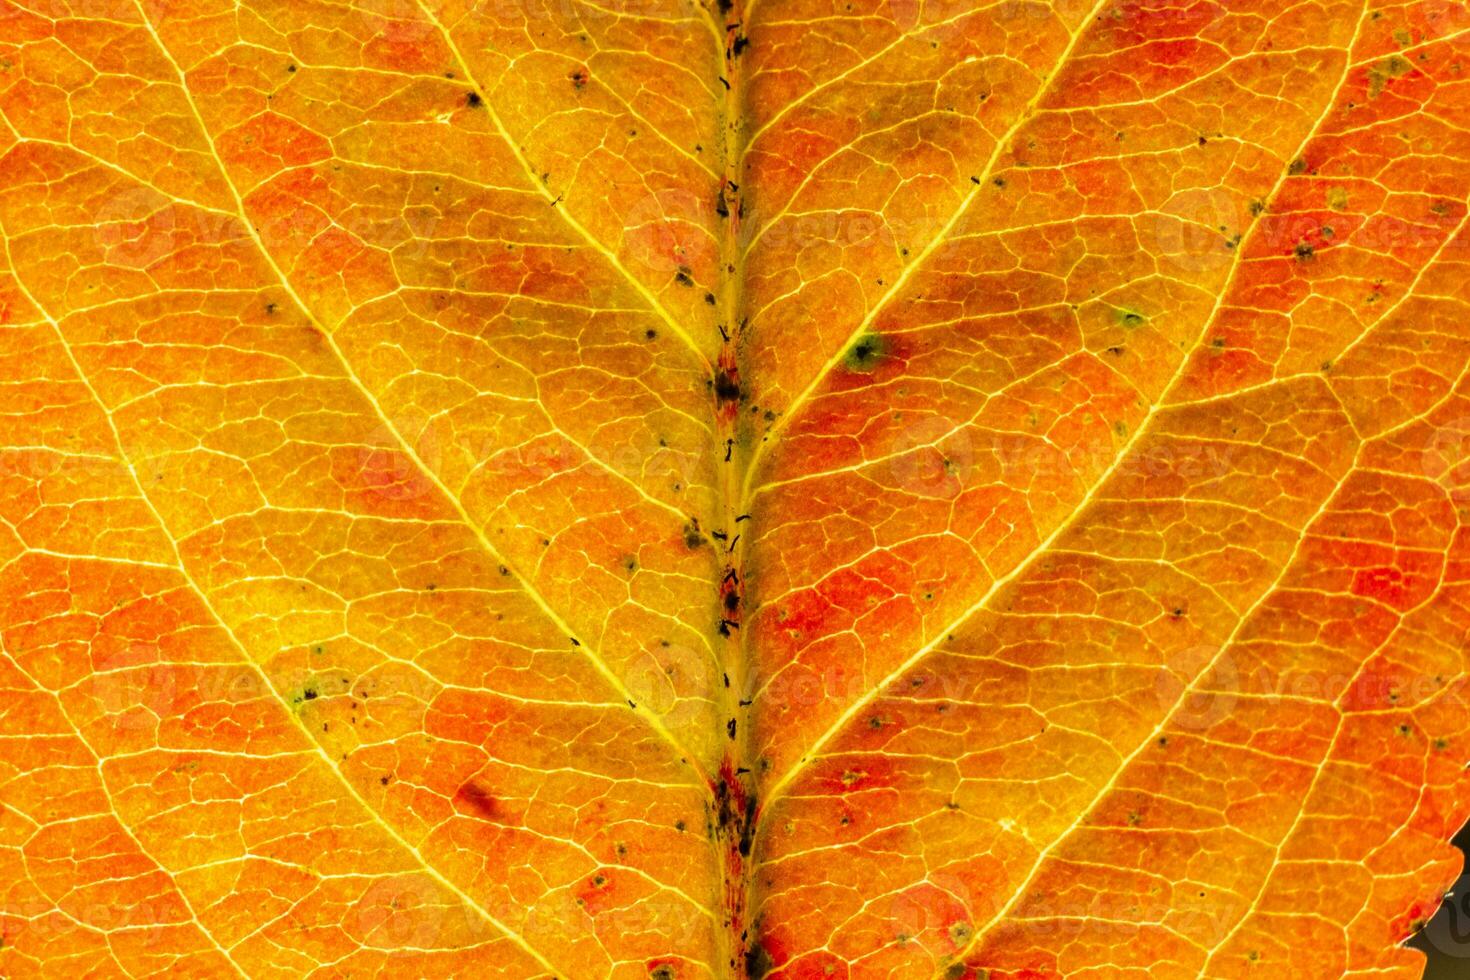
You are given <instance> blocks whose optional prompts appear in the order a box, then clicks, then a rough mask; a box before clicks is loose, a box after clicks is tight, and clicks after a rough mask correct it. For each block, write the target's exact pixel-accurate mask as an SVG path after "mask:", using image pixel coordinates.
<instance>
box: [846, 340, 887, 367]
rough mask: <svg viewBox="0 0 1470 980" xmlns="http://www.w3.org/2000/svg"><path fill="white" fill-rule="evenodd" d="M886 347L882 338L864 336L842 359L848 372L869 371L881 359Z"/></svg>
mask: <svg viewBox="0 0 1470 980" xmlns="http://www.w3.org/2000/svg"><path fill="white" fill-rule="evenodd" d="M885 347H886V345H885V344H884V342H883V337H882V336H881V335H879V334H876V333H869V334H864V335H863V336H861V337H859V338H858V341H857V343H855V344H853V345H852V346H851V347H849V348H848V349H847V354H846V355H845V356H844V357H843V361H844V363H846V365H847V369H848V370H849V371H863V372H867V371H871V370H873V369H874V368H875V367H877V365H878V362H879V361H880V360H882V359H883V354H884V351H885Z"/></svg>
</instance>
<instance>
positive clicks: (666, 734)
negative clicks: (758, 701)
mask: <svg viewBox="0 0 1470 980" xmlns="http://www.w3.org/2000/svg"><path fill="white" fill-rule="evenodd" d="M133 3H134V4H135V5H138V3H139V0H133ZM138 13H139V15H140V16H141V17H143V23H144V26H145V27H146V28H147V30H148V33H149V34H150V35H152V37H153V41H154V43H155V44H157V45H158V48H159V50H160V51H161V52H162V53H163V56H164V57H165V58H166V59H167V60H168V62H169V64H171V65H172V66H173V68H174V71H175V72H176V73H177V74H178V78H179V88H180V90H181V91H182V93H183V96H184V101H185V102H187V103H188V105H189V109H190V111H191V112H192V113H193V114H194V120H195V122H196V123H197V124H198V126H199V132H200V135H201V137H202V138H203V140H204V142H205V144H206V145H207V146H208V147H209V152H210V153H211V154H212V155H213V156H214V161H215V165H216V166H217V167H218V168H219V172H220V176H221V178H223V180H224V182H225V186H226V187H228V188H229V190H230V194H231V195H232V196H233V197H234V199H235V204H236V207H237V209H238V211H239V217H240V222H241V224H243V225H244V226H245V229H246V231H247V232H248V233H249V234H250V237H251V239H252V240H254V242H255V247H256V249H257V250H258V251H259V252H260V255H261V258H263V259H264V260H265V262H266V264H267V265H269V266H270V267H271V270H272V271H273V272H274V273H275V276H276V278H277V279H278V280H279V281H280V283H281V288H283V289H284V290H285V291H286V293H287V295H289V296H290V297H291V300H292V302H293V303H295V305H296V306H297V308H298V309H300V310H301V312H302V314H303V315H304V316H306V317H307V319H309V320H310V321H311V323H312V325H313V326H315V327H316V328H317V329H318V331H320V333H321V335H322V337H323V338H324V339H325V341H326V343H327V345H328V346H329V347H331V349H332V353H333V354H335V355H336V357H337V360H338V361H339V362H340V363H341V364H342V368H343V370H344V371H346V377H347V380H348V381H349V382H350V383H351V384H352V386H353V387H354V388H356V389H357V391H358V393H359V394H360V395H361V396H362V397H363V399H364V400H366V402H367V403H368V404H369V405H370V406H372V409H373V412H374V414H376V415H377V417H378V420H379V421H380V422H381V423H382V424H383V427H384V429H385V430H386V431H388V432H391V433H392V434H393V437H394V439H395V440H396V441H397V442H398V445H399V447H400V449H401V450H402V452H403V453H404V455H405V456H407V457H408V458H409V459H410V460H411V461H412V462H413V464H414V466H415V467H417V468H418V470H419V471H420V472H422V473H423V474H424V476H425V477H426V478H428V479H429V481H430V482H432V483H433V484H434V486H435V487H436V488H437V489H438V490H439V492H440V493H441V494H442V495H443V496H444V499H445V500H446V501H447V502H448V503H449V505H450V506H451V507H453V508H454V510H455V512H456V513H457V514H458V515H459V519H460V520H461V521H462V522H463V523H464V525H465V526H466V527H468V528H469V529H470V531H471V532H472V533H473V534H474V535H475V537H476V538H477V539H478V540H479V542H480V545H481V547H483V548H484V549H485V552H486V553H487V554H489V555H490V557H491V558H493V559H494V560H495V561H496V562H497V563H498V564H503V565H506V566H507V567H509V568H511V569H512V570H514V569H515V566H514V565H513V564H512V563H511V562H510V561H509V560H508V559H506V558H505V557H504V556H502V555H501V554H500V553H499V552H498V551H497V550H496V549H495V546H494V545H492V544H491V543H490V539H489V538H488V537H486V535H485V529H484V528H483V527H482V526H481V525H480V524H479V523H478V522H477V521H475V520H474V518H472V517H471V516H470V514H469V512H468V511H467V510H465V506H464V502H463V501H462V500H461V499H460V498H459V496H457V495H456V494H454V493H453V492H451V491H450V489H449V487H448V486H446V485H445V483H444V481H443V480H442V479H441V478H440V476H439V474H438V473H437V472H436V471H434V470H433V469H431V468H430V467H429V466H428V465H427V464H426V463H425V462H424V460H423V458H422V457H420V456H419V454H418V451H417V450H416V449H414V448H413V446H411V445H409V443H408V440H407V439H405V438H404V437H403V434H402V433H401V432H399V431H398V427H397V426H395V425H394V424H393V422H392V421H391V420H390V419H389V418H388V415H387V413H386V412H385V411H384V410H383V406H382V405H381V404H380V403H379V402H378V399H377V398H376V397H375V396H374V395H373V393H372V392H371V391H369V390H368V388H367V386H366V385H365V384H363V382H362V379H361V378H359V377H358V376H357V373H356V372H355V371H353V369H352V365H351V363H350V362H349V361H348V360H347V357H346V355H345V354H344V353H343V351H342V348H341V346H340V345H339V344H338V343H337V338H336V337H335V335H334V334H333V332H332V331H330V330H328V329H327V328H326V326H325V324H323V323H322V322H321V321H319V320H318V319H317V317H316V314H315V313H313V312H312V311H311V308H310V307H309V306H307V304H306V301H305V300H303V299H302V298H301V296H300V295H299V294H298V293H297V292H296V288H295V287H294V286H292V285H291V280H290V279H289V278H288V277H287V275H286V273H285V271H284V270H283V269H282V268H281V267H280V266H279V265H278V264H277V263H276V260H275V257H274V256H273V255H271V253H270V251H269V250H268V249H267V248H266V247H265V243H264V242H263V241H261V238H260V233H259V231H258V230H257V229H256V227H255V225H254V224H253V223H251V221H250V218H249V216H248V215H247V214H246V212H245V202H244V200H243V199H242V198H241V197H240V192H239V190H238V189H237V188H236V187H235V183H234V181H232V180H231V179H230V174H229V171H228V170H226V169H225V164H224V160H222V159H221V158H220V155H219V151H218V149H216V147H215V144H214V138H213V137H212V136H211V135H210V133H209V128H208V127H207V126H206V125H205V124H204V117H203V116H202V115H200V113H199V107H198V106H197V105H196V104H195V102H194V96H193V94H192V93H191V92H190V91H189V86H188V83H187V82H186V80H185V78H184V71H183V69H182V68H181V67H180V66H179V63H178V62H177V61H176V60H174V57H173V53H172V52H171V51H169V50H168V48H167V47H166V46H165V45H164V43H163V39H162V38H160V37H159V36H158V33H157V32H156V31H155V30H154V29H153V24H152V22H151V21H149V20H148V19H147V15H146V14H145V13H143V9H142V7H141V6H138ZM516 578H517V580H518V581H519V582H520V583H521V586H522V588H523V590H524V592H525V594H526V595H527V596H528V597H529V598H530V599H531V601H532V602H534V603H535V604H536V605H537V606H538V607H539V608H540V609H541V611H542V612H543V613H544V614H545V615H546V618H547V619H549V620H551V622H552V625H554V626H555V627H556V628H557V630H559V631H560V632H561V633H562V634H563V635H564V636H566V637H567V638H568V639H569V640H571V641H572V642H574V643H575V644H576V646H577V648H578V649H579V650H581V651H583V652H584V653H585V654H586V656H587V659H588V662H589V663H591V664H592V666H593V667H594V668H595V669H596V670H597V672H598V673H599V674H601V675H602V677H603V679H605V680H606V681H607V682H608V684H609V685H610V686H611V687H612V689H613V690H614V691H616V692H617V693H618V695H619V696H620V697H621V698H622V700H623V701H625V702H626V703H627V704H629V705H631V706H632V710H633V711H634V712H635V713H636V714H637V715H638V716H639V717H641V718H642V719H643V720H644V721H645V722H647V724H648V725H649V727H650V728H652V729H653V730H654V731H655V732H656V733H657V734H658V735H659V736H660V737H662V738H663V739H664V741H666V742H667V743H668V744H669V745H670V746H672V747H673V749H674V750H675V752H677V753H678V755H679V757H680V759H681V760H683V761H685V762H687V764H688V765H689V766H690V767H691V768H692V769H693V770H694V771H695V773H696V774H697V775H699V776H700V777H702V778H699V779H697V780H696V782H697V783H698V785H699V786H700V787H701V788H702V789H703V790H704V791H705V793H706V794H707V793H708V792H709V785H708V784H709V780H708V779H707V778H703V776H704V774H703V772H702V770H701V767H700V765H699V763H698V757H697V756H695V755H694V754H693V753H691V752H689V751H688V750H687V749H686V748H684V746H683V745H682V744H681V743H680V742H679V740H678V739H677V738H676V737H675V736H674V734H673V732H671V731H669V729H668V727H667V726H665V725H664V723H663V719H662V718H660V717H658V715H656V714H655V713H653V712H652V711H650V710H649V709H648V708H647V707H645V706H644V705H642V704H640V703H639V702H638V700H637V699H636V698H634V697H633V696H632V695H631V693H629V691H628V689H627V687H626V686H624V684H623V682H622V679H621V678H619V677H618V676H617V674H616V673H614V672H613V670H612V668H611V667H609V666H608V665H607V662H606V661H605V660H604V659H603V658H602V655H601V653H600V652H598V651H595V650H593V649H592V647H591V646H590V645H589V644H587V643H584V642H583V641H582V639H581V638H580V637H579V636H578V635H577V633H576V631H575V630H573V629H572V628H571V627H570V626H569V625H568V624H567V623H566V621H565V620H563V619H562V617H561V615H560V614H558V613H557V612H556V610H554V609H552V608H551V605H550V604H549V603H548V602H547V601H546V598H545V597H544V596H543V595H541V592H540V590H539V589H537V588H535V587H534V586H533V585H532V584H531V580H530V578H529V577H528V576H526V575H522V574H519V573H518V574H517V575H516Z"/></svg>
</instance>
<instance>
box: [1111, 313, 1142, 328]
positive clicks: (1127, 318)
mask: <svg viewBox="0 0 1470 980" xmlns="http://www.w3.org/2000/svg"><path fill="white" fill-rule="evenodd" d="M1113 315H1114V316H1116V317H1117V318H1118V322H1119V323H1121V324H1123V326H1125V327H1127V328H1128V329H1130V330H1132V329H1133V328H1134V327H1141V326H1143V324H1144V323H1146V322H1147V321H1148V317H1146V316H1144V315H1143V314H1142V313H1135V312H1134V311H1132V310H1124V309H1117V310H1114V311H1113Z"/></svg>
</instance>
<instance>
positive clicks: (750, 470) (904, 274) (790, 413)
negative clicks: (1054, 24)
mask: <svg viewBox="0 0 1470 980" xmlns="http://www.w3.org/2000/svg"><path fill="white" fill-rule="evenodd" d="M1109 2H1110V0H1097V3H1095V4H1094V5H1093V7H1092V9H1091V10H1090V11H1088V13H1087V16H1086V17H1084V18H1083V19H1082V20H1081V21H1079V22H1078V25H1077V29H1076V30H1075V31H1072V32H1071V33H1070V36H1069V37H1068V39H1067V46H1066V47H1065V48H1063V49H1062V53H1061V54H1060V55H1059V56H1058V58H1057V61H1056V68H1055V70H1053V71H1052V73H1051V75H1049V76H1048V77H1047V78H1046V79H1045V80H1044V81H1043V82H1042V83H1041V84H1039V85H1037V87H1036V91H1035V92H1034V93H1032V95H1031V99H1030V100H1029V101H1028V102H1027V103H1026V105H1025V106H1024V107H1023V108H1022V109H1021V111H1020V112H1019V113H1018V114H1017V116H1016V120H1015V122H1013V123H1011V126H1010V128H1009V129H1007V130H1006V131H1005V133H1004V135H1002V136H1001V137H1000V138H999V139H997V140H996V141H995V149H994V150H992V151H991V153H990V158H989V159H988V160H987V161H986V162H985V167H984V169H983V170H981V172H980V173H979V174H978V175H977V176H976V178H975V181H974V182H973V183H972V184H971V186H970V190H969V191H968V192H967V193H966V194H965V196H964V199H963V200H961V201H960V203H959V206H958V207H956V208H955V210H954V212H953V213H952V214H951V215H950V216H949V220H948V221H946V222H945V223H944V226H943V227H942V228H940V229H939V231H938V233H936V234H935V235H934V237H933V238H931V239H929V242H928V244H926V245H925V246H924V248H923V249H922V250H920V252H919V254H918V255H916V256H915V257H914V260H913V261H912V262H910V263H909V264H908V265H906V266H904V268H903V271H901V272H900V273H899V274H898V275H897V276H896V277H894V280H893V282H892V284H891V285H889V287H888V288H887V289H886V290H884V291H883V295H881V296H879V297H878V299H877V301H876V302H874V303H873V305H872V306H871V307H869V308H868V312H867V315H866V316H864V317H863V319H862V321H861V322H859V323H858V325H857V326H856V327H855V328H854V329H853V331H852V332H851V333H850V334H849V335H848V337H847V339H846V340H844V341H843V342H842V343H841V344H839V345H838V347H837V349H836V350H835V351H833V353H832V355H831V357H829V358H828V359H827V363H826V364H823V365H822V366H821V367H820V368H819V369H818V370H817V372H816V373H815V374H814V375H813V376H812V379H811V381H810V382H809V383H808V384H807V386H806V387H805V388H803V389H802V390H801V392H800V393H799V394H798V395H797V396H796V398H794V399H793V400H792V401H791V403H790V404H789V405H787V406H786V408H785V410H783V411H782V413H781V415H780V417H779V418H777V419H776V421H775V422H774V423H772V425H771V428H770V429H769V430H767V432H766V435H765V438H763V439H762V440H761V441H760V442H759V443H757V444H756V447H755V451H754V452H753V453H752V454H751V457H750V464H749V465H748V466H747V467H746V470H745V480H744V483H743V485H742V486H741V488H740V499H741V509H742V510H743V509H744V508H745V506H746V504H748V503H749V502H750V491H751V486H750V481H751V479H752V478H753V477H754V476H755V473H756V470H757V469H758V468H759V466H758V464H759V462H760V460H761V457H762V455H763V454H764V452H765V448H766V446H767V445H769V444H771V443H773V442H775V440H776V436H777V434H778V433H779V432H781V430H782V429H784V428H785V426H786V424H787V423H788V422H789V421H790V420H791V419H792V418H793V417H795V416H796V414H797V412H798V411H799V410H800V409H801V407H802V406H803V405H804V404H806V402H807V401H808V400H809V399H810V398H811V397H812V394H813V393H814V392H815V391H816V390H817V388H818V387H819V386H820V385H821V384H822V382H823V381H825V380H826V379H827V376H828V375H830V374H831V373H832V370H833V369H834V368H836V367H837V365H838V364H840V363H842V359H843V358H844V357H845V356H846V355H847V349H848V348H849V347H850V346H852V344H853V342H854V341H856V340H857V339H858V338H859V337H861V336H862V335H863V333H864V331H866V330H867V329H868V328H869V327H870V326H872V324H873V321H874V320H876V319H877V318H878V314H879V313H881V312H883V310H885V309H887V307H888V304H889V303H891V302H892V301H893V298H894V297H895V296H897V295H898V293H899V291H900V290H902V289H903V287H904V286H905V285H906V284H907V283H908V281H909V279H910V278H912V276H913V274H914V272H915V271H916V270H917V269H918V268H919V267H920V266H922V265H923V264H924V262H925V261H926V260H927V259H928V258H929V256H931V255H933V254H934V252H935V251H937V250H938V249H939V247H940V246H941V245H943V244H944V243H945V242H946V241H948V240H949V236H950V233H951V232H953V231H954V229H955V226H956V225H958V224H959V223H960V219H961V218H963V217H964V215H965V214H966V212H968V211H969V210H970V205H971V204H972V203H973V202H974V200H975V198H976V196H977V195H979V194H980V192H981V191H982V190H984V188H985V185H986V184H987V183H989V180H990V175H991V174H992V173H993V172H994V171H995V165H996V164H997V163H998V162H999V161H1000V157H1001V154H1002V153H1004V152H1005V150H1006V147H1008V146H1010V144H1011V140H1012V139H1013V138H1014V137H1015V135H1016V133H1017V132H1019V131H1020V129H1021V127H1022V126H1024V125H1025V124H1026V123H1027V122H1029V121H1030V120H1031V118H1032V116H1033V114H1034V113H1035V111H1036V107H1037V106H1039V105H1040V104H1041V100H1042V99H1044V98H1045V97H1046V95H1047V93H1048V92H1050V91H1051V86H1052V83H1053V82H1054V81H1056V79H1057V78H1058V77H1059V76H1060V75H1061V74H1062V70H1063V68H1064V66H1065V65H1066V63H1067V61H1068V59H1070V58H1071V57H1072V52H1073V51H1074V50H1076V47H1077V42H1078V41H1079V40H1081V39H1082V35H1083V34H1085V33H1086V32H1087V25H1088V24H1090V23H1091V22H1092V20H1093V18H1094V17H1096V16H1097V15H1098V12H1099V11H1101V10H1102V9H1103V8H1104V7H1105V6H1107V4H1108V3H1109Z"/></svg>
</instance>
